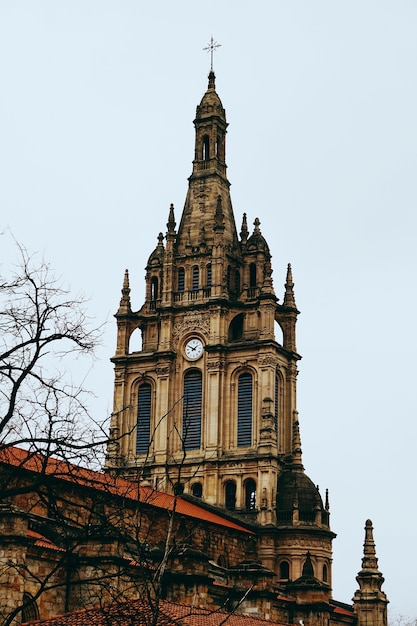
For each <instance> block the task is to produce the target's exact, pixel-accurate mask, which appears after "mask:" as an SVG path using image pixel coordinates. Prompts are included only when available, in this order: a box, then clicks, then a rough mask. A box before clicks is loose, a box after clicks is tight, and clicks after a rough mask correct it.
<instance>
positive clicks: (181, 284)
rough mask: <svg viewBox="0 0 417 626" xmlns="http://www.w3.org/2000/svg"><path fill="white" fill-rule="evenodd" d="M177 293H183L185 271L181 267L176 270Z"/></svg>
mask: <svg viewBox="0 0 417 626" xmlns="http://www.w3.org/2000/svg"><path fill="white" fill-rule="evenodd" d="M177 277H178V291H184V286H185V270H184V268H183V267H179V268H178V273H177Z"/></svg>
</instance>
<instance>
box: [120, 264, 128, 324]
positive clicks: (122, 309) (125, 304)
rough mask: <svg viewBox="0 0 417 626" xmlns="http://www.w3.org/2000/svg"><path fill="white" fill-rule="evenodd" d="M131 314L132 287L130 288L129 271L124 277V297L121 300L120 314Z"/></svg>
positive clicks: (126, 271)
mask: <svg viewBox="0 0 417 626" xmlns="http://www.w3.org/2000/svg"><path fill="white" fill-rule="evenodd" d="M126 313H130V286H129V270H125V274H124V277H123V287H122V297H121V299H120V305H119V310H118V314H121V315H123V314H126Z"/></svg>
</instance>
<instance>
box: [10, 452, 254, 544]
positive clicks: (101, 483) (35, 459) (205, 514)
mask: <svg viewBox="0 0 417 626" xmlns="http://www.w3.org/2000/svg"><path fill="white" fill-rule="evenodd" d="M0 463H4V464H6V465H11V466H13V467H19V468H22V469H25V470H27V471H30V472H35V473H37V474H42V473H44V474H45V475H47V476H53V477H54V478H57V479H59V480H65V481H66V482H70V483H74V484H77V485H81V486H84V487H89V488H92V489H97V490H99V491H104V492H106V491H107V492H108V493H110V494H111V495H116V496H121V497H123V498H128V499H129V500H134V501H137V500H139V501H140V502H143V503H144V504H149V505H151V506H154V507H157V508H160V509H165V510H167V511H173V510H174V509H175V511H176V512H177V513H178V514H179V515H185V516H187V517H192V518H195V519H199V520H203V521H205V522H208V523H211V524H216V525H217V526H223V527H226V528H230V529H232V530H237V531H239V532H243V533H246V534H250V535H253V534H254V533H253V532H252V531H251V530H248V529H247V528H244V527H243V526H240V525H239V524H236V523H235V522H232V521H230V520H228V519H226V518H224V517H222V516H221V515H219V514H217V513H213V512H211V511H207V510H206V509H205V508H204V507H202V506H198V504H195V503H193V502H188V501H187V500H184V499H183V498H181V496H172V495H170V494H167V493H164V492H162V491H156V490H155V489H152V488H151V487H143V486H140V485H139V484H138V483H135V482H133V481H130V480H125V479H123V478H114V477H113V476H110V475H109V474H105V473H104V472H98V471H94V470H90V469H87V468H85V467H81V466H79V465H75V464H73V463H69V462H67V461H62V460H60V459H56V458H54V457H49V458H48V457H45V456H43V455H42V454H40V453H38V452H30V451H28V450H23V449H22V448H17V447H14V446H12V447H10V448H3V450H0Z"/></svg>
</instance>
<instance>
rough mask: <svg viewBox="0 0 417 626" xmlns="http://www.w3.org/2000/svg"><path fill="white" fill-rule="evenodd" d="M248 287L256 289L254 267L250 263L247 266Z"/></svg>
mask: <svg viewBox="0 0 417 626" xmlns="http://www.w3.org/2000/svg"><path fill="white" fill-rule="evenodd" d="M249 287H256V265H255V263H251V264H250V265H249Z"/></svg>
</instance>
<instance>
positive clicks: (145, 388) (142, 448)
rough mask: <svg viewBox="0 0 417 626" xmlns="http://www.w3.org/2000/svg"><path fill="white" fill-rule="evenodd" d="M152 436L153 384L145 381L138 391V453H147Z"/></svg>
mask: <svg viewBox="0 0 417 626" xmlns="http://www.w3.org/2000/svg"><path fill="white" fill-rule="evenodd" d="M150 438H151V386H150V385H149V383H145V384H144V385H141V386H140V387H139V392H138V420H137V430H136V454H146V453H147V452H148V448H149V442H150Z"/></svg>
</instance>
